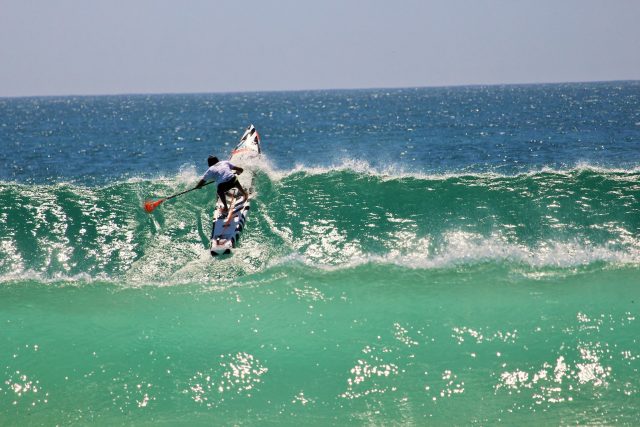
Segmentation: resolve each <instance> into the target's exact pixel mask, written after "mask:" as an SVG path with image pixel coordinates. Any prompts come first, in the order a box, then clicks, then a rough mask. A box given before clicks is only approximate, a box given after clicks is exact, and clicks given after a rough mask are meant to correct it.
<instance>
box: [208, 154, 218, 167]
mask: <svg viewBox="0 0 640 427" xmlns="http://www.w3.org/2000/svg"><path fill="white" fill-rule="evenodd" d="M219 161H220V160H218V158H217V157H216V156H209V157H208V158H207V164H208V165H209V166H213V165H215V164H216V163H218V162H219Z"/></svg>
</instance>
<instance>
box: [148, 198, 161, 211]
mask: <svg viewBox="0 0 640 427" xmlns="http://www.w3.org/2000/svg"><path fill="white" fill-rule="evenodd" d="M162 202H164V199H160V200H156V201H155V202H154V201H153V200H147V201H145V202H144V210H145V211H147V213H151V212H153V210H154V209H155V208H157V207H158V206H160V203H162Z"/></svg>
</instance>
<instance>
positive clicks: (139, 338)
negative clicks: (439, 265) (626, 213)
mask: <svg viewBox="0 0 640 427" xmlns="http://www.w3.org/2000/svg"><path fill="white" fill-rule="evenodd" d="M637 277H638V270H637V269H636V268H620V269H609V268H602V267H601V266H592V267H581V268H575V269H569V270H566V269H563V270H557V269H541V270H533V269H531V268H529V267H526V266H517V265H508V266H504V265H502V266H501V265H496V264H495V263H485V264H480V265H476V266H473V267H460V268H452V269H433V270H423V269H416V270H411V269H407V268H402V267H392V266H380V265H373V264H366V265H361V266H358V267H354V268H347V269H338V270H335V271H322V270H315V269H311V268H308V267H305V266H302V265H298V264H294V265H287V266H286V267H283V266H281V267H273V268H269V269H266V270H265V271H263V272H261V273H259V274H255V275H250V276H247V277H243V278H236V279H234V280H232V281H230V282H229V283H227V282H225V281H220V282H217V283H211V284H208V285H185V286H167V287H154V286H147V287H140V288H135V287H133V288H132V287H126V286H119V285H116V284H109V283H101V282H96V283H92V284H90V285H79V284H70V283H65V282H55V281H54V282H51V283H48V284H41V283H34V282H32V281H18V282H12V283H8V284H5V285H4V286H3V287H2V288H1V289H0V293H1V295H0V301H2V304H1V308H2V310H1V316H2V318H1V321H2V325H3V328H2V330H3V333H2V334H3V342H4V343H5V344H4V345H3V347H2V350H1V351H0V360H2V369H3V370H4V372H3V378H4V381H3V384H2V386H1V387H0V388H1V390H0V410H1V411H2V414H3V420H4V423H5V424H14V423H15V424H24V423H27V424H32V425H37V424H47V425H49V424H67V425H69V424H79V425H82V424H87V423H96V424H99V425H112V424H135V425H140V424H142V425H146V424H164V425H172V424H182V425H185V424H191V423H196V424H198V423H199V424H203V425H204V424H207V425H212V424H213V425H216V424H227V425H228V424H259V425H265V424H266V425H293V424H299V423H301V422H303V423H312V424H313V423H316V424H331V423H335V424H342V423H356V424H371V423H373V424H378V423H381V424H388V423H390V422H391V423H401V424H408V425H412V424H414V425H423V424H425V423H433V424H474V423H476V424H483V425H484V424H495V423H496V422H499V421H502V422H505V423H507V424H522V423H525V424H531V423H535V424H540V423H543V424H547V423H549V424H558V423H559V424H575V423H578V424H584V423H594V422H595V423H605V424H609V423H627V424H634V423H635V422H637V420H638V418H637V417H638V413H639V411H640V407H639V403H638V399H637V394H638V391H639V390H640V382H639V380H638V378H639V376H638V372H637V371H638V365H639V363H638V357H639V356H640V343H639V342H638V340H637V330H638V320H637V319H636V313H637V306H638V303H639V299H638V298H639V297H640V294H639V292H638V290H637V289H638V288H637ZM479 278H481V279H480V280H479ZM614 284H615V286H614Z"/></svg>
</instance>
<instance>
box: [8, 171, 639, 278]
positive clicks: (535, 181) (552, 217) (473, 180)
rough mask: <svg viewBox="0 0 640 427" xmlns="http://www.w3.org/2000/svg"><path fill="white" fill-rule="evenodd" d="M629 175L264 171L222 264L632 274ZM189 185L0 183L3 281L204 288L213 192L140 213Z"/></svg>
mask: <svg viewBox="0 0 640 427" xmlns="http://www.w3.org/2000/svg"><path fill="white" fill-rule="evenodd" d="M639 176H640V172H637V171H631V172H624V171H607V170H601V169H593V168H587V167H585V168H581V169H573V170H569V171H565V172H561V171H542V172H532V173H527V174H522V175H515V176H500V175H495V174H484V175H483V174H480V175H446V176H419V175H414V176H412V175H403V176H392V175H384V174H380V173H377V172H374V171H371V170H369V172H365V173H363V172H362V171H355V170H353V169H352V168H350V167H342V168H335V169H331V170H318V169H315V170H314V169H311V170H305V169H304V168H300V169H296V170H294V171H289V172H274V171H272V170H269V169H267V170H262V171H261V172H259V173H258V175H257V181H256V189H257V191H258V197H257V198H256V208H255V209H254V210H253V212H252V213H251V216H250V220H249V225H248V227H247V231H246V232H245V233H244V235H243V239H242V243H241V246H240V250H239V252H238V255H237V256H234V257H231V258H233V260H229V262H227V263H226V264H231V265H232V266H233V268H232V270H233V271H235V273H234V274H236V275H237V274H245V273H247V272H252V271H256V270H257V269H260V268H264V267H266V266H268V265H272V264H274V263H278V262H281V261H284V260H287V259H296V260H299V261H302V262H304V263H308V264H310V265H320V266H325V267H328V268H330V267H336V266H344V265H347V266H349V265H351V266H352V265H357V264H361V263H368V262H374V263H395V264H400V265H403V266H406V267H411V268H435V267H443V268H446V267H449V266H454V265H457V264H466V263H474V262H483V261H507V262H515V263H524V264H529V265H532V266H538V267H544V266H558V267H567V266H574V265H582V264H590V263H594V262H600V261H604V262H609V263H624V264H634V265H637V263H638V262H639V261H640V257H639V254H640V252H639V250H640V241H639V240H638V231H639V230H640V215H639V214H640V212H639V211H640V204H639V197H640V185H638V178H639ZM196 179H197V178H196V177H195V176H189V177H185V176H184V175H180V176H177V177H174V178H172V179H166V180H164V181H162V182H157V181H147V180H137V181H136V180H130V181H124V182H121V183H117V184H113V185H109V186H105V187H94V188H87V187H80V186H77V185H72V184H56V185H52V186H28V185H22V184H16V183H3V184H1V185H0V204H1V206H2V207H1V208H0V218H2V222H1V223H0V235H2V236H3V237H2V241H1V244H0V251H1V252H0V254H1V256H0V259H2V261H1V263H0V274H2V275H4V276H5V277H8V276H10V277H13V278H20V277H22V276H24V275H28V274H32V273H36V274H39V275H41V276H42V277H44V278H56V277H74V276H86V277H88V278H101V279H114V280H122V279H135V280H141V281H157V280H174V279H176V278H177V277H182V278H188V279H189V280H193V279H196V278H198V277H200V278H204V279H207V278H209V277H210V276H211V273H212V271H213V270H215V267H211V266H210V265H209V264H210V263H209V260H208V259H207V255H206V250H205V249H206V246H207V236H208V235H209V233H210V216H211V213H212V211H213V198H214V194H215V193H214V191H213V190H211V191H206V190H202V191H200V192H195V193H190V194H189V195H185V196H184V197H182V198H178V199H175V200H173V201H170V202H167V203H165V204H164V205H162V206H161V207H160V208H158V209H157V210H156V211H155V212H154V213H153V214H152V215H148V214H146V213H145V212H144V211H143V210H142V209H141V208H140V206H141V204H142V201H143V200H144V198H145V197H146V196H147V195H149V194H171V193H175V192H178V191H182V190H184V189H185V188H187V187H188V186H189V185H190V184H192V183H193V182H195V181H196ZM209 190H210V189H209ZM240 259H241V260H242V261H240ZM229 267H230V266H229V265H225V267H224V268H229Z"/></svg>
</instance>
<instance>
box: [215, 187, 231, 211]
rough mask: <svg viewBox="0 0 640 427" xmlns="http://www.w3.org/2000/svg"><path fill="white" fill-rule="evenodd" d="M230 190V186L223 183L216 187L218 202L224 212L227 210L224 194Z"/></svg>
mask: <svg viewBox="0 0 640 427" xmlns="http://www.w3.org/2000/svg"><path fill="white" fill-rule="evenodd" d="M231 188H232V186H230V185H229V182H223V183H222V184H219V185H218V189H217V192H218V197H220V201H221V202H222V206H223V208H224V209H223V210H224V212H226V211H228V210H229V208H228V207H227V195H226V194H225V193H226V192H227V191H229V190H230V189H231Z"/></svg>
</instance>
